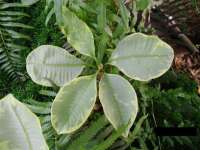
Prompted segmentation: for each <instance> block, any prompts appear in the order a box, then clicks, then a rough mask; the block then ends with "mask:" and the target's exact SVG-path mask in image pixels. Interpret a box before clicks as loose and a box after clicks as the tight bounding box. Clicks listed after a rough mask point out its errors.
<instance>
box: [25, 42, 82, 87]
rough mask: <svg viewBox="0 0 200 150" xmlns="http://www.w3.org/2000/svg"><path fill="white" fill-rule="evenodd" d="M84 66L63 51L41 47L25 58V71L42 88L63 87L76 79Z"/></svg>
mask: <svg viewBox="0 0 200 150" xmlns="http://www.w3.org/2000/svg"><path fill="white" fill-rule="evenodd" d="M83 67H84V65H83V62H82V61H81V60H80V59H78V58H76V57H75V56H73V55H71V54H70V53H68V52H67V51H66V50H65V49H63V48H60V47H57V46H51V45H43V46H40V47H38V48H36V49H35V50H33V51H32V52H31V53H30V54H29V55H28V57H27V60H26V69H27V72H28V74H29V75H30V77H31V78H32V80H33V81H34V82H35V83H37V84H40V85H43V86H52V83H53V84H56V85H57V86H63V85H64V84H65V83H67V82H68V81H71V80H72V79H74V78H75V77H77V76H78V75H79V74H80V73H81V71H82V69H83Z"/></svg>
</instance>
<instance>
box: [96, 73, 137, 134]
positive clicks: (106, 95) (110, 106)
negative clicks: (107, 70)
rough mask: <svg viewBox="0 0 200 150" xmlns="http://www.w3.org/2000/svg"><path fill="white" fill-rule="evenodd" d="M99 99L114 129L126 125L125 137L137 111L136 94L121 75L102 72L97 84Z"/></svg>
mask: <svg viewBox="0 0 200 150" xmlns="http://www.w3.org/2000/svg"><path fill="white" fill-rule="evenodd" d="M99 99H100V102H101V104H102V106H103V110H104V113H105V115H106V117H107V118H108V120H109V121H110V122H111V124H112V125H113V126H114V128H115V129H119V128H121V127H122V126H127V130H126V132H125V133H123V136H125V137H127V136H128V133H129V130H130V128H131V126H132V125H133V122H134V121H135V118H136V115H137V112H138V101H137V95H136V92H135V90H134V89H133V87H132V86H131V85H130V83H129V82H128V81H127V80H125V79H124V78H123V77H121V76H119V75H114V74H104V76H103V78H102V79H101V81H100V84H99Z"/></svg>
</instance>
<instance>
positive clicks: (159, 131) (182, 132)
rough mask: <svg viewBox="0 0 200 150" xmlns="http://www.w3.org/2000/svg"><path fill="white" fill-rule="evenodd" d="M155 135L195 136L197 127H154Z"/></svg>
mask: <svg viewBox="0 0 200 150" xmlns="http://www.w3.org/2000/svg"><path fill="white" fill-rule="evenodd" d="M155 133H156V135H157V136H197V128H193V127H189V128H186V127H183V128H171V127H170V128H163V127H158V128H155Z"/></svg>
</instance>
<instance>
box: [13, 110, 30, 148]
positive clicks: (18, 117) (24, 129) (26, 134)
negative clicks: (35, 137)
mask: <svg viewBox="0 0 200 150" xmlns="http://www.w3.org/2000/svg"><path fill="white" fill-rule="evenodd" d="M12 110H13V111H14V114H15V115H16V118H17V120H18V121H19V123H20V125H21V127H22V129H23V131H24V134H25V137H26V138H25V140H27V142H28V147H29V150H33V147H32V144H31V141H30V138H29V135H28V132H27V131H26V128H25V126H24V125H23V123H22V120H21V118H20V116H19V115H18V114H17V111H16V110H15V108H13V109H12Z"/></svg>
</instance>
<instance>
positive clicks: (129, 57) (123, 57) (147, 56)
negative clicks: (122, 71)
mask: <svg viewBox="0 0 200 150" xmlns="http://www.w3.org/2000/svg"><path fill="white" fill-rule="evenodd" d="M142 57H144V58H152V57H169V55H128V56H119V57H117V58H113V59H112V58H111V59H110V61H113V60H114V61H116V60H124V59H131V58H136V59H137V58H142Z"/></svg>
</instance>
